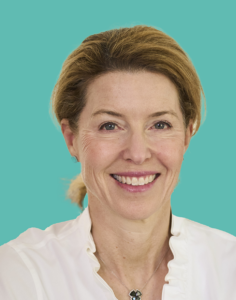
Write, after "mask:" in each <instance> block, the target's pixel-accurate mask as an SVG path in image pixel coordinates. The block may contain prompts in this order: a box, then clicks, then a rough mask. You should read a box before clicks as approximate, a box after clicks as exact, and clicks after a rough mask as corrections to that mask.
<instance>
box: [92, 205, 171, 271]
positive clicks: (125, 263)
mask: <svg viewBox="0 0 236 300" xmlns="http://www.w3.org/2000/svg"><path fill="white" fill-rule="evenodd" d="M97 203H98V204H97ZM89 212H90V217H91V220H92V235H93V238H94V242H95V244H96V253H95V255H96V254H97V257H98V258H101V259H102V260H103V261H104V263H105V264H106V266H107V267H108V268H109V269H110V270H113V271H114V272H116V274H119V275H120V276H122V275H123V274H124V273H125V274H130V275H131V274H132V275H133V274H135V272H138V271H140V270H144V269H146V270H145V271H146V272H145V273H146V274H147V273H151V272H153V271H154V270H155V268H156V266H157V264H158V263H159V262H160V260H161V259H162V257H163V255H164V254H165V252H166V250H167V249H168V244H169V238H170V217H171V214H170V212H171V208H170V201H168V202H167V204H166V205H163V206H162V207H161V208H160V209H159V210H158V211H157V212H155V213H154V214H153V215H151V216H150V217H148V218H146V219H143V220H130V219H125V218H122V217H121V216H119V215H116V214H115V213H113V212H111V211H108V210H107V209H106V208H104V206H103V205H101V204H100V203H99V201H96V202H95V201H94V202H93V201H91V203H90V202H89Z"/></svg>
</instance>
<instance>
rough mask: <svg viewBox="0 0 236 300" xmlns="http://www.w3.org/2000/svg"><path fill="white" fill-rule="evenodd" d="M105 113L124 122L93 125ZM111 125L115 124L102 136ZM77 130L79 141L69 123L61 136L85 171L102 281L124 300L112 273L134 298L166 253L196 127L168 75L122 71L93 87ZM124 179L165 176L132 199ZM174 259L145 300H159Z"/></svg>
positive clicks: (152, 284) (103, 119) (149, 288)
mask: <svg viewBox="0 0 236 300" xmlns="http://www.w3.org/2000/svg"><path fill="white" fill-rule="evenodd" d="M100 109H106V110H110V111H115V112H118V113H120V114H122V115H124V117H116V116H112V115H108V114H101V115H97V116H94V117H93V116H92V115H93V113H95V112H96V111H98V110H100ZM160 111H172V112H174V114H175V115H172V114H164V115H161V116H158V117H154V118H148V116H149V115H150V114H152V113H154V112H160ZM106 122H112V123H115V124H113V125H112V124H110V125H109V124H107V125H106V126H103V127H102V128H101V126H102V125H103V124H104V123H106ZM163 122H167V123H169V124H170V125H171V127H169V126H168V125H166V124H165V123H163ZM157 123H158V124H157ZM78 125H79V132H78V135H77V136H76V135H74V134H73V132H72V131H71V129H70V127H69V125H68V121H67V120H66V119H63V120H62V121H61V130H62V133H63V136H64V138H65V141H66V144H67V147H68V150H69V152H70V154H71V155H72V156H76V157H77V159H78V161H79V162H80V163H81V166H82V176H83V180H84V182H85V184H86V187H87V193H88V202H89V212H90V216H91V220H92V235H93V238H94V242H95V245H96V253H95V255H96V257H97V258H98V259H99V260H100V257H101V258H102V260H103V261H104V262H105V264H104V263H103V262H102V261H101V260H100V263H101V268H100V270H99V271H98V274H99V275H100V276H101V277H102V278H103V279H104V280H105V281H106V282H107V283H108V285H109V286H110V287H111V288H112V289H113V291H114V294H115V296H116V297H117V299H120V300H121V299H124V295H127V293H128V291H127V289H126V288H125V287H124V285H122V284H121V283H120V281H119V280H118V279H117V278H116V277H115V276H114V275H113V274H112V273H111V271H113V272H114V273H115V274H116V275H117V277H118V278H119V279H120V280H121V281H122V282H123V283H124V284H125V285H126V286H127V287H128V288H130V290H131V289H132V288H139V289H141V288H142V287H143V286H144V284H145V282H146V281H147V280H148V279H149V278H150V277H151V275H152V274H153V272H154V270H155V268H156V266H157V265H158V263H159V262H160V261H161V259H162V257H163V255H164V254H165V253H166V251H167V249H168V245H169V238H170V236H171V233H170V212H171V205H170V201H171V194H172V192H173V190H174V188H175V186H176V184H177V182H178V178H179V173H180V169H181V165H182V161H183V155H184V153H185V152H186V150H187V148H188V146H189V143H190V139H191V136H192V132H193V123H192V121H190V123H189V126H188V127H187V128H185V126H184V120H183V116H182V113H181V110H180V106H179V100H178V92H177V89H176V87H175V85H174V84H173V83H172V82H171V81H170V80H169V79H168V78H167V77H166V76H165V75H162V74H156V73H151V72H147V71H142V72H136V73H131V72H124V71H122V72H121V71H119V72H112V73H108V74H104V75H102V76H100V77H98V78H97V79H95V81H93V82H92V83H91V84H90V86H89V87H88V93H87V103H86V106H85V108H84V110H83V111H82V113H81V117H80V119H79V123H78ZM158 126H159V127H158ZM100 128H101V129H100ZM109 129H110V130H109ZM122 171H154V173H161V175H160V177H159V178H158V179H157V181H156V182H155V184H154V185H153V187H152V188H151V189H149V190H147V191H145V192H141V193H130V192H128V191H126V190H124V189H122V188H121V187H119V186H118V185H117V184H116V182H115V180H114V179H113V178H111V177H110V174H116V173H118V172H122ZM171 259H173V254H172V252H171V250H169V252H168V253H167V255H166V257H165V258H164V260H163V261H162V263H161V265H160V267H159V268H158V270H157V271H156V272H155V274H154V276H153V277H152V278H151V280H150V281H149V282H148V284H147V286H146V287H145V290H144V291H142V290H141V292H143V297H144V295H145V299H147V300H154V299H155V300H156V299H161V294H162V289H163V285H164V284H165V283H166V282H165V281H164V278H165V275H166V274H167V272H168V268H167V263H168V261H170V260H171ZM127 299H128V297H127Z"/></svg>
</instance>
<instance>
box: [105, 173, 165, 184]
mask: <svg viewBox="0 0 236 300" xmlns="http://www.w3.org/2000/svg"><path fill="white" fill-rule="evenodd" d="M160 175H161V174H160V173H156V174H153V175H148V176H142V177H140V176H139V177H128V176H127V177H125V176H118V175H116V174H110V176H111V177H112V178H114V179H115V180H116V181H118V182H119V183H120V184H124V185H127V186H149V185H150V184H151V183H153V182H154V181H155V180H156V179H157V178H158V177H159V176H160Z"/></svg>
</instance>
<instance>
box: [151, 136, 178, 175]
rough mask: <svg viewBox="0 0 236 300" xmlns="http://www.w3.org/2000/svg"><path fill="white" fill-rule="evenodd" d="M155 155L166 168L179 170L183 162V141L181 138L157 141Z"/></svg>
mask: <svg viewBox="0 0 236 300" xmlns="http://www.w3.org/2000/svg"><path fill="white" fill-rule="evenodd" d="M156 149H157V151H156V155H157V157H158V158H159V160H160V161H161V162H162V164H163V165H165V166H166V167H168V168H173V169H175V168H180V166H181V164H182V161H183V154H184V141H183V139H181V138H170V139H163V140H159V142H158V143H157V144H156Z"/></svg>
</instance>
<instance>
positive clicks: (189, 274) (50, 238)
mask: <svg viewBox="0 0 236 300" xmlns="http://www.w3.org/2000/svg"><path fill="white" fill-rule="evenodd" d="M90 230H91V219H90V216H89V210H88V208H86V209H85V210H84V212H83V213H82V214H81V215H80V216H78V217H77V218H76V219H75V220H71V221H66V222H62V223H58V224H54V225H52V226H50V227H48V228H47V229H46V230H40V229H37V228H30V229H28V230H27V231H25V232H24V233H22V234H21V235H20V236H19V237H18V238H16V239H15V240H12V241H10V242H9V243H7V244H4V245H3V246H1V247H0V299H1V300H95V299H98V300H115V299H116V297H115V295H114V293H113V291H112V289H111V288H110V287H109V286H108V284H107V283H106V282H105V281H104V280H103V279H102V278H101V277H100V276H99V275H98V274H97V271H98V270H99V267H100V265H99V262H98V260H97V259H96V257H95V255H94V254H93V253H94V252H95V251H96V247H95V244H94V241H93V237H92V235H91V232H90ZM171 233H172V234H173V236H172V237H171V238H170V241H169V243H170V248H171V250H172V253H173V255H174V259H173V260H171V261H170V262H169V263H168V269H169V271H168V274H167V275H166V278H165V280H166V281H167V282H169V284H165V285H164V287H163V291H162V300H236V237H234V236H233V235H230V234H228V233H226V232H223V231H220V230H217V229H213V228H210V227H207V226H204V225H201V224H199V223H196V222H193V221H190V220H188V219H184V218H180V217H176V216H174V215H172V224H171ZM125 299H127V300H128V299H129V296H128V295H127V298H125V297H124V300H125ZM142 300H145V298H144V296H142Z"/></svg>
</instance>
